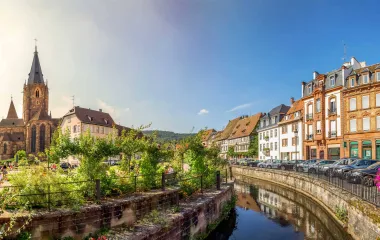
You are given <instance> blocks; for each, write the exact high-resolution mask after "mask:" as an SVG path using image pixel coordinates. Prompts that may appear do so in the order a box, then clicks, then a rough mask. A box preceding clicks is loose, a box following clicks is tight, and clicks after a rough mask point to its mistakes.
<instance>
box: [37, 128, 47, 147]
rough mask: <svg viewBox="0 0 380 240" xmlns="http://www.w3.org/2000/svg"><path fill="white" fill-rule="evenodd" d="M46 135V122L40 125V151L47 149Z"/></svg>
mask: <svg viewBox="0 0 380 240" xmlns="http://www.w3.org/2000/svg"><path fill="white" fill-rule="evenodd" d="M45 135H46V131H45V124H42V125H41V126H40V150H39V151H40V152H44V151H45V137H46V136H45Z"/></svg>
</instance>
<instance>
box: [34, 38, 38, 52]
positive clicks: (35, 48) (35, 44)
mask: <svg viewBox="0 0 380 240" xmlns="http://www.w3.org/2000/svg"><path fill="white" fill-rule="evenodd" d="M34 50H35V51H36V52H37V38H35V39H34Z"/></svg>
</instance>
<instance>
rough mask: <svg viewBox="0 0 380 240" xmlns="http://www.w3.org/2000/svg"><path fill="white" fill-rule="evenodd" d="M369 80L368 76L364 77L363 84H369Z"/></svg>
mask: <svg viewBox="0 0 380 240" xmlns="http://www.w3.org/2000/svg"><path fill="white" fill-rule="evenodd" d="M368 79H369V78H368V74H366V75H363V84H367V83H368V82H369V80H368Z"/></svg>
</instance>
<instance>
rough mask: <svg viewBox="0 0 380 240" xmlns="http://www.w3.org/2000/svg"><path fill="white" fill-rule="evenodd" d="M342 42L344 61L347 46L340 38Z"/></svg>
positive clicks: (344, 60)
mask: <svg viewBox="0 0 380 240" xmlns="http://www.w3.org/2000/svg"><path fill="white" fill-rule="evenodd" d="M342 43H343V58H342V60H343V62H344V63H345V62H346V57H347V47H346V44H345V43H344V41H343V40H342Z"/></svg>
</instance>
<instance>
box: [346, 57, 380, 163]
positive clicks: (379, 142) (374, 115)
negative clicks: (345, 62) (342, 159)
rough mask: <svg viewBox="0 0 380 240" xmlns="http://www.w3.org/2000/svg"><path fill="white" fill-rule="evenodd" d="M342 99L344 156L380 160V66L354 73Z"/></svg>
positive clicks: (348, 81) (347, 79) (347, 82)
mask: <svg viewBox="0 0 380 240" xmlns="http://www.w3.org/2000/svg"><path fill="white" fill-rule="evenodd" d="M342 95H343V102H344V104H343V108H342V109H343V111H344V119H343V126H342V129H343V133H344V144H343V145H344V156H347V157H358V158H365V159H380V64H375V65H371V66H368V67H366V66H364V67H362V68H360V69H355V70H353V71H352V72H351V74H350V75H349V76H348V77H346V79H345V84H344V89H343V91H342Z"/></svg>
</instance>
